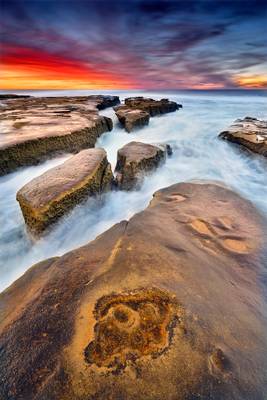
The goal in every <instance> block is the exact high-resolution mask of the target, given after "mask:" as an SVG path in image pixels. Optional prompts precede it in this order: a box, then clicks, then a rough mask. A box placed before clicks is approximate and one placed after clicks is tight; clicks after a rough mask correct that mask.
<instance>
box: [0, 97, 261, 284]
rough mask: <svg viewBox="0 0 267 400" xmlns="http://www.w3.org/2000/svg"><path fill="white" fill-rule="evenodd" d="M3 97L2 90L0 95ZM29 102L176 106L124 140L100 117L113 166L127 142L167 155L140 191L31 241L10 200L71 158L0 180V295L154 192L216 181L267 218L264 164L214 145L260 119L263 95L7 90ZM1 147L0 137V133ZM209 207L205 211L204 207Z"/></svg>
mask: <svg viewBox="0 0 267 400" xmlns="http://www.w3.org/2000/svg"><path fill="white" fill-rule="evenodd" d="M2 92H3V93H4V91H2ZM12 93H19V94H22V93H28V94H33V95H36V96H54V95H57V96H58V95H70V96H71V95H86V94H88V95H89V94H116V95H119V96H120V99H121V100H123V99H124V98H126V97H130V96H137V95H142V96H149V97H153V98H155V99H157V98H162V97H168V98H169V99H170V100H174V101H177V102H178V103H181V104H183V108H182V109H180V110H179V111H177V112H175V113H170V114H165V115H163V116H159V117H154V118H151V119H150V124H149V125H148V126H146V127H144V128H142V129H141V130H138V131H135V132H133V133H131V134H128V133H126V132H125V131H124V130H123V129H122V128H121V127H120V126H119V124H118V122H117V120H116V117H115V115H114V111H113V110H112V109H106V110H104V111H101V114H102V115H106V116H109V117H111V118H112V119H113V122H114V128H113V131H112V132H108V133H105V134H103V135H102V136H101V137H100V138H99V140H98V141H97V144H96V146H97V147H103V148H104V149H105V150H106V151H107V155H108V159H109V161H110V162H111V164H112V167H113V168H114V167H115V163H116V155H117V150H118V149H119V148H121V147H122V146H123V145H124V144H126V143H128V142H130V141H133V140H135V141H141V142H144V143H169V144H170V145H171V146H172V148H173V155H172V156H171V157H170V158H168V159H167V161H166V163H165V164H164V165H162V166H160V167H159V168H158V169H157V170H156V171H154V172H153V173H151V174H149V175H147V176H146V178H145V180H144V182H143V184H142V186H141V188H140V189H139V190H134V191H131V192H120V191H114V192H109V193H106V194H104V195H102V196H101V198H97V199H92V198H91V199H88V201H87V202H85V203H83V204H82V205H79V206H77V207H76V208H75V209H74V210H73V211H72V212H70V213H69V214H68V215H67V216H65V217H64V218H62V219H61V220H60V221H59V222H58V223H57V224H56V225H54V226H53V229H52V230H51V232H50V233H49V234H47V235H46V236H44V237H43V238H42V239H40V240H39V241H36V242H33V241H31V240H30V238H29V237H28V235H27V232H26V229H25V224H24V221H23V217H22V214H21V211H20V208H19V205H18V203H17V201H16V192H17V191H18V190H19V189H20V188H21V187H22V186H23V185H24V184H26V183H27V182H28V181H30V180H31V179H33V178H34V177H36V176H38V175H40V174H41V173H43V172H45V171H46V170H48V169H49V168H51V167H53V166H55V165H57V164H59V163H62V162H63V161H64V160H66V159H67V158H68V157H70V156H71V155H70V154H64V155H62V156H60V157H56V158H54V159H52V160H48V161H46V162H44V163H42V164H40V165H38V166H33V167H27V168H23V169H20V170H18V171H16V172H14V173H12V174H9V175H6V176H4V177H1V178H0V227H1V228H0V291H1V290H3V289H5V288H6V287H7V286H9V285H10V284H11V283H12V282H13V281H14V280H16V279H17V278H19V277H20V276H21V275H22V274H23V273H24V272H25V271H26V270H27V269H28V268H29V267H30V266H31V265H32V264H34V263H37V262H38V261H41V260H43V259H46V258H49V257H53V256H57V255H61V254H63V253H65V252H67V251H70V250H72V249H74V248H76V247H79V246H82V245H84V244H86V243H87V242H89V241H91V240H93V239H95V238H96V236H98V235H99V234H101V233H102V232H104V231H105V230H107V229H108V228H110V227H111V226H112V225H114V224H115V223H117V222H119V221H121V220H124V219H129V218H130V217H131V216H132V215H133V214H135V213H137V212H139V211H141V210H143V209H144V208H145V207H146V206H147V205H148V203H149V201H150V200H151V198H152V195H153V193H154V192H155V191H156V190H158V189H160V188H163V187H166V186H169V185H171V184H174V183H178V182H184V181H192V180H204V179H207V180H212V181H220V182H222V183H224V184H225V185H227V186H229V187H231V188H232V189H233V190H235V191H236V192H238V193H240V194H241V195H242V196H243V197H245V198H247V199H249V200H250V201H251V202H252V203H253V204H254V205H255V206H256V207H257V208H258V210H259V212H260V213H262V214H264V215H267V173H266V168H267V160H266V159H264V157H261V156H253V155H249V154H247V153H246V152H243V151H241V150H240V148H238V147H236V146H234V145H233V144H230V143H228V142H225V141H222V140H220V139H218V134H219V133H220V132H221V131H223V130H225V129H226V128H227V127H228V126H229V124H231V123H232V122H233V121H234V120H235V119H236V118H243V117H245V116H251V117H256V118H260V119H267V92H266V91H164V92H156V91H154V92H146V91H117V90H116V91H97V92H95V91H84V90H83V91H81V90H79V91H78V90H76V91H74V90H69V91H59V90H57V91H52V90H51V91H27V92H26V91H20V92H18V91H17V92H16V91H12ZM0 141H1V133H0ZM207 206H208V205H207Z"/></svg>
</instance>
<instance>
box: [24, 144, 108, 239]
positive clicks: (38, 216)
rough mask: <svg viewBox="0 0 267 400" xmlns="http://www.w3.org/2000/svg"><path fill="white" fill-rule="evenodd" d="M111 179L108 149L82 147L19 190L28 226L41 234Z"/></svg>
mask: <svg viewBox="0 0 267 400" xmlns="http://www.w3.org/2000/svg"><path fill="white" fill-rule="evenodd" d="M112 180H113V175H112V172H111V166H110V164H109V163H108V161H107V157H106V152H105V150H103V149H99V148H97V149H88V150H82V151H81V152H80V153H78V154H76V155H75V156H73V157H71V158H70V159H68V160H67V161H65V162H64V163H63V164H61V165H58V166H57V167H55V168H52V169H50V170H48V171H47V172H45V173H44V174H42V175H40V176H38V177H37V178H35V179H33V180H32V181H30V182H29V183H27V184H26V185H25V186H23V188H21V189H20V190H19V191H18V193H17V200H18V202H19V204H20V207H21V211H22V213H23V217H24V220H25V222H26V224H27V227H28V228H29V230H30V231H31V232H32V233H34V234H40V233H41V232H42V231H44V230H45V229H46V228H47V227H48V226H50V225H51V224H52V223H53V222H55V221H57V220H58V219H59V218H60V217H61V216H62V215H64V214H65V213H66V212H68V211H69V210H70V209H72V208H73V207H74V206H75V205H77V204H78V203H80V202H81V201H83V200H84V199H86V198H87V197H88V196H90V195H95V194H98V193H101V192H103V191H104V190H106V189H108V188H110V186H111V183H112Z"/></svg>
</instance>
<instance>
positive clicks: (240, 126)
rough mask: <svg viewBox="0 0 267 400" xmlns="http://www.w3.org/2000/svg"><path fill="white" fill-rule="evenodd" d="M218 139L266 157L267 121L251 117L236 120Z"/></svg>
mask: <svg viewBox="0 0 267 400" xmlns="http://www.w3.org/2000/svg"><path fill="white" fill-rule="evenodd" d="M219 137H220V138H221V139H224V140H228V141H229V142H232V143H236V144H238V145H241V146H242V147H244V148H245V149H247V150H249V151H251V152H253V153H257V154H260V155H262V156H264V157H267V121H262V120H259V119H257V118H252V117H246V118H244V119H237V120H236V121H235V122H234V123H233V124H232V125H231V126H230V127H229V128H228V129H227V130H226V131H223V132H221V133H220V135H219Z"/></svg>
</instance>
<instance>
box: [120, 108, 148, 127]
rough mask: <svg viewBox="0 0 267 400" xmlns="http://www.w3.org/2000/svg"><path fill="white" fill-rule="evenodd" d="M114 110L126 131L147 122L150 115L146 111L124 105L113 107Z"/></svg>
mask: <svg viewBox="0 0 267 400" xmlns="http://www.w3.org/2000/svg"><path fill="white" fill-rule="evenodd" d="M114 111H115V114H116V116H117V118H118V120H119V122H120V123H121V124H122V125H123V127H124V128H125V130H126V131H127V132H128V133H129V132H131V131H132V130H134V129H136V128H141V127H142V126H145V125H148V123H149V118H150V116H149V113H148V112H147V111H143V110H137V109H132V108H129V107H127V106H125V105H122V106H118V107H115V108H114Z"/></svg>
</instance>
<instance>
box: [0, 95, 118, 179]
mask: <svg viewBox="0 0 267 400" xmlns="http://www.w3.org/2000/svg"><path fill="white" fill-rule="evenodd" d="M118 102H119V98H118V97H117V96H84V97H43V98H37V97H29V98H17V99H14V100H7V101H6V102H5V103H4V105H2V106H1V110H0V130H1V135H0V175H4V174H6V173H8V172H11V171H13V170H15V169H16V168H18V167H22V166H26V165H33V164H36V163H38V162H39V161H41V160H43V159H46V158H48V157H51V156H53V155H55V154H56V153H62V152H73V153H76V152H78V151H80V150H81V149H84V148H90V147H94V145H95V142H96V140H97V138H98V137H99V136H100V135H101V134H102V133H103V132H106V131H110V130H112V120H111V119H110V118H107V117H104V116H100V115H99V114H98V110H99V109H103V108H104V107H106V106H113V105H116V104H117V103H118Z"/></svg>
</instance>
